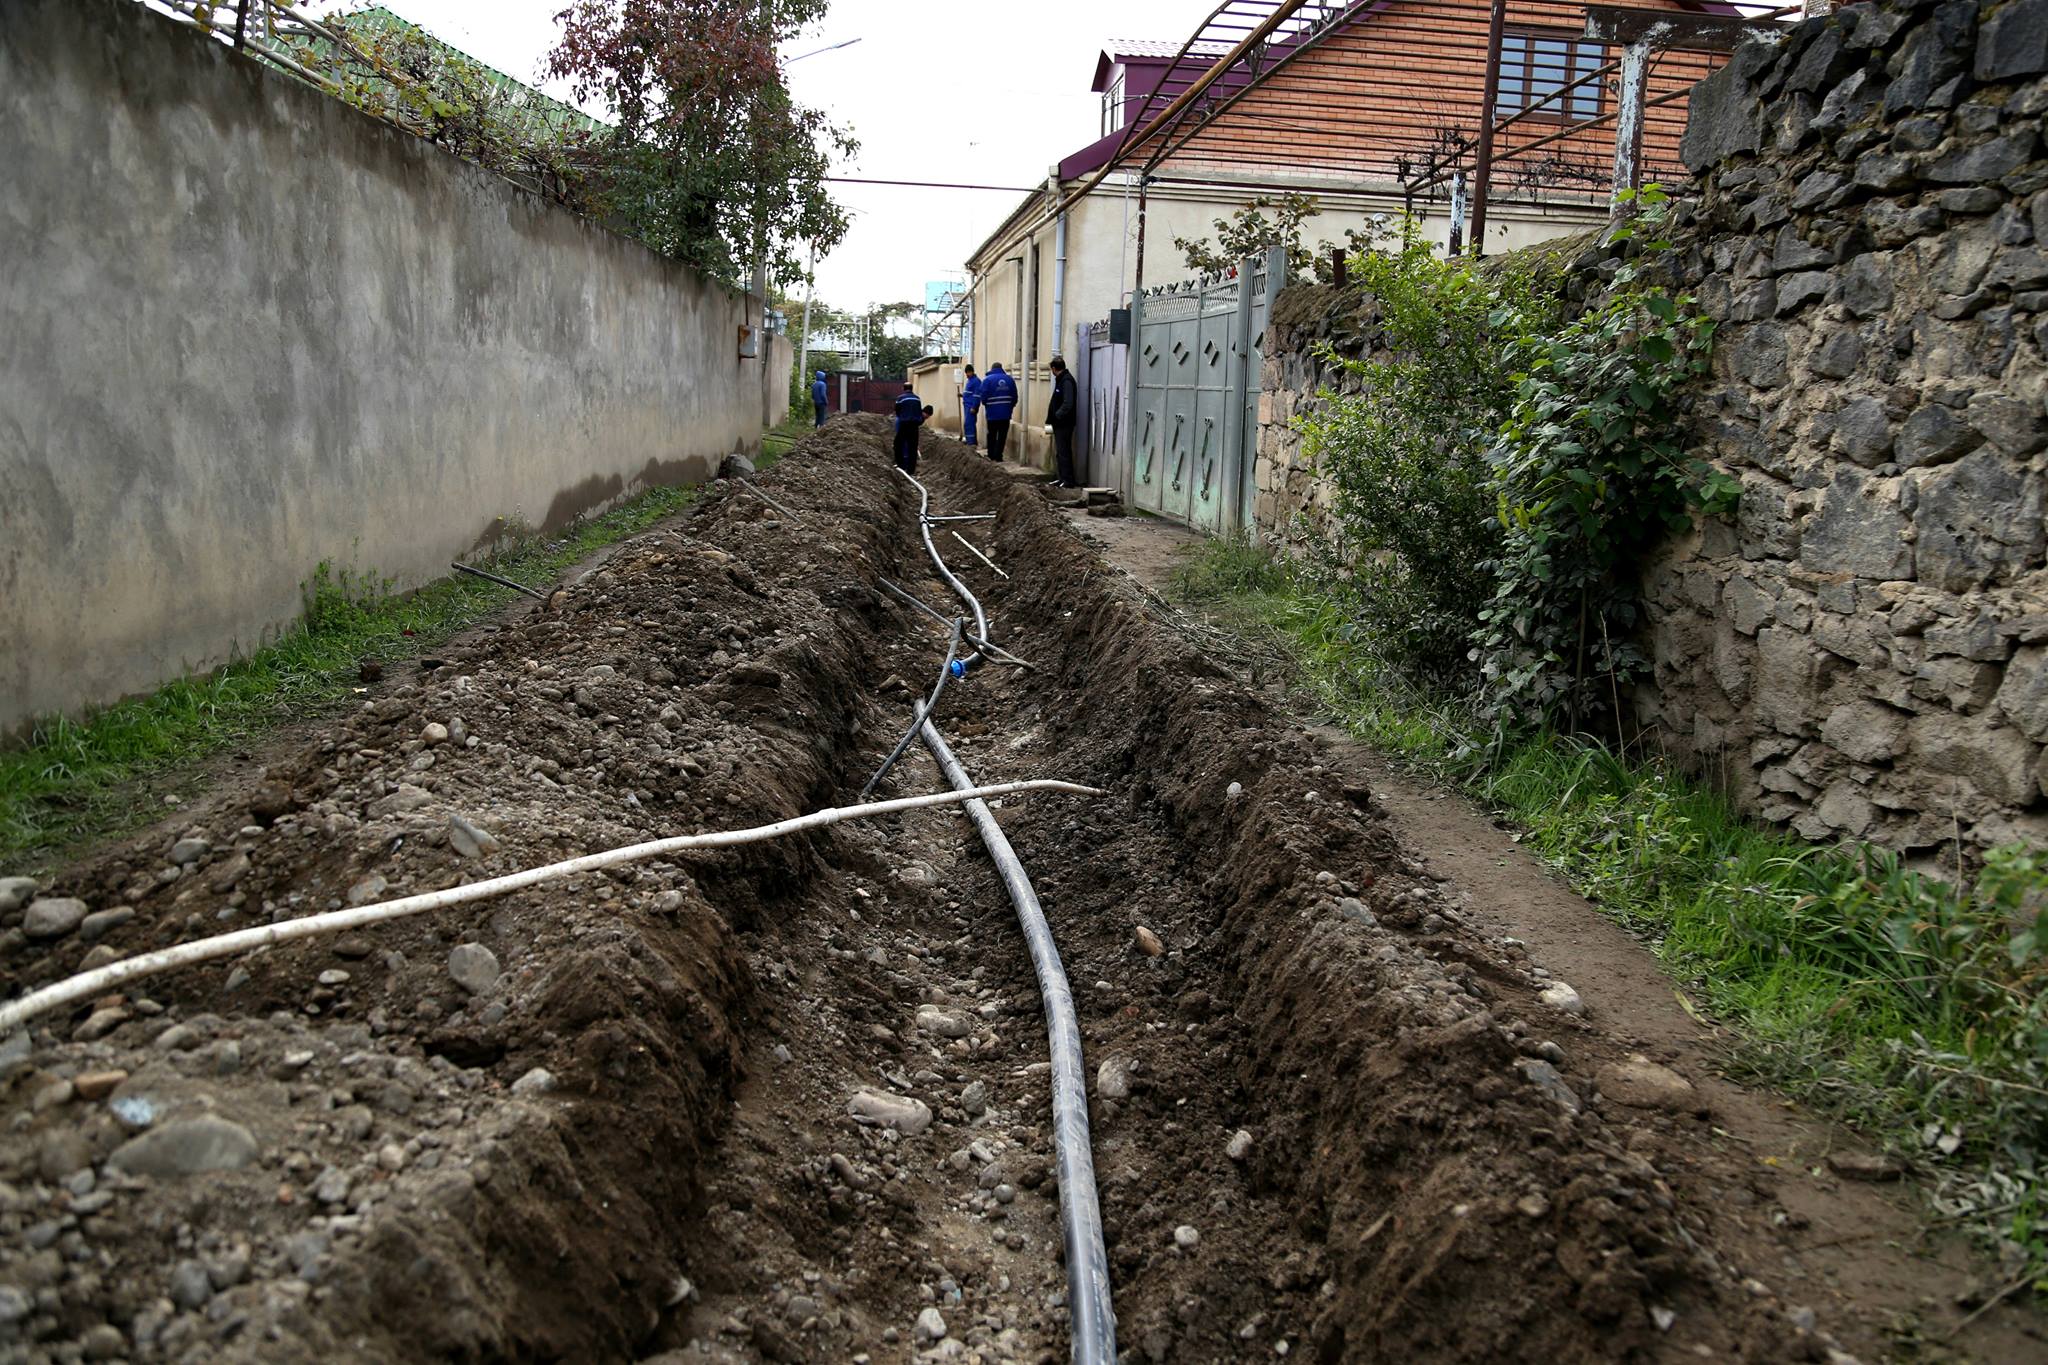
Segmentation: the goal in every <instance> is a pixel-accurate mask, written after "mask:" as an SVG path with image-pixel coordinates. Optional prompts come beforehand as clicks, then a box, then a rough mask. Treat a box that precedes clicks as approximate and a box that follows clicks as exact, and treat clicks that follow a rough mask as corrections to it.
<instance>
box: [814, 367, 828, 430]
mask: <svg viewBox="0 0 2048 1365" xmlns="http://www.w3.org/2000/svg"><path fill="white" fill-rule="evenodd" d="M811 407H812V408H814V409H815V410H816V411H817V414H818V422H817V424H818V425H819V426H821V427H822V426H824V425H825V372H824V371H823V370H820V371H818V377H817V378H816V379H815V380H813V381H812V382H811Z"/></svg>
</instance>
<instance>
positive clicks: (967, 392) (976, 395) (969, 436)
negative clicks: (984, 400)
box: [960, 365, 981, 445]
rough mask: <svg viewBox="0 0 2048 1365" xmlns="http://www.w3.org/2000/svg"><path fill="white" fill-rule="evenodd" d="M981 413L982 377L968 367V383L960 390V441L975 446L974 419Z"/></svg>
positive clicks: (971, 367)
mask: <svg viewBox="0 0 2048 1365" xmlns="http://www.w3.org/2000/svg"><path fill="white" fill-rule="evenodd" d="M980 412H981V376H980V375H978V374H976V373H975V372H974V367H973V366H972V365H969V366H968V367H967V383H966V384H964V385H963V386H961V389H960V439H961V441H963V442H964V443H966V444H967V445H973V444H974V419H975V417H976V416H977V415H978V414H979V413H980Z"/></svg>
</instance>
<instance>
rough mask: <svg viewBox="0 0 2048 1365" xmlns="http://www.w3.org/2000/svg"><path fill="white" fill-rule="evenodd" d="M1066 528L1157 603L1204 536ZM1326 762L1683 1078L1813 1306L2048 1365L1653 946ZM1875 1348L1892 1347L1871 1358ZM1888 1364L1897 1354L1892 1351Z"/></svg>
mask: <svg viewBox="0 0 2048 1365" xmlns="http://www.w3.org/2000/svg"><path fill="white" fill-rule="evenodd" d="M1066 517H1067V520H1069V522H1070V523H1071V524H1072V525H1073V526H1074V528H1075V530H1076V532H1077V533H1078V534H1079V535H1081V536H1082V538H1083V539H1084V540H1086V541H1088V542H1089V543H1090V544H1091V545H1092V546H1093V547H1094V548H1095V549H1097V550H1098V552H1099V553H1100V554H1101V555H1102V557H1103V558H1104V559H1106V560H1107V561H1109V562H1110V563H1111V564H1113V565H1115V566H1116V567H1117V568H1118V569H1119V570H1121V571H1122V572H1124V573H1126V574H1128V575H1129V576H1130V577H1131V579H1132V580H1133V581H1134V582H1135V583H1136V584H1137V585H1138V586H1139V587H1140V588H1142V589H1144V590H1145V591H1147V592H1150V593H1155V594H1161V595H1167V594H1170V593H1171V591H1172V578H1173V574H1174V572H1175V570H1176V569H1178V568H1179V567H1180V566H1181V565H1182V564H1183V563H1184V562H1185V559H1186V556H1187V554H1188V553H1189V552H1190V551H1191V550H1192V549H1194V548H1195V547H1197V546H1199V545H1200V544H1201V543H1202V538H1201V537H1200V536H1199V535H1197V534H1196V533H1194V532H1191V531H1189V530H1187V529H1186V528H1184V527H1181V526H1178V525H1175V524H1173V523H1170V522H1163V521H1158V520H1155V519H1151V518H1135V517H1134V518H1126V519H1122V520H1117V521H1111V522H1107V523H1104V522H1102V521H1100V520H1097V519H1092V518H1091V519H1085V520H1084V519H1082V518H1081V517H1079V516H1077V515H1075V514H1073V513H1068V514H1066ZM1299 723H1300V724H1301V725H1302V726H1303V728H1304V730H1305V731H1306V732H1307V733H1309V734H1310V735H1312V736H1313V737H1314V739H1315V741H1316V743H1317V744H1318V746H1319V749H1320V750H1321V752H1322V754H1323V755H1324V756H1325V759H1326V761H1327V762H1328V763H1329V764H1330V766H1331V767H1332V768H1333V769H1334V770H1335V771H1338V772H1342V773H1346V774H1350V775H1353V776H1354V777H1355V778H1356V779H1357V780H1360V781H1362V782H1364V783H1366V784H1367V785H1369V786H1370V788H1371V789H1372V792H1373V795H1374V798H1375V800H1376V802H1377V803H1378V804H1379V805H1380V806H1382V807H1383V808H1384V809H1385V811H1386V813H1387V815H1388V818H1389V820H1390V823H1391V824H1392V826H1393V827H1394V829H1395V830H1396V831H1398V834H1399V837H1400V840H1401V843H1402V844H1403V845H1404V846H1405V847H1407V848H1410V849H1413V850H1416V852H1417V856H1418V859H1419V861H1420V863H1421V865H1422V866H1424V867H1425V868H1426V869H1427V870H1428V872H1429V874H1430V875H1431V876H1432V877H1433V878H1435V879H1438V880H1439V881H1440V882H1441V884H1443V885H1444V886H1445V887H1446V888H1447V889H1448V890H1450V891H1452V892H1453V894H1455V895H1456V897H1457V899H1458V901H1459V903H1460V905H1461V906H1463V907H1464V908H1465V909H1466V910H1467V911H1468V913H1470V914H1471V915H1472V916H1473V917H1474V921H1475V923H1476V924H1477V925H1480V926H1483V927H1484V928H1486V929H1487V930H1490V931H1492V932H1494V933H1497V934H1501V935H1504V936H1512V937H1514V938H1515V939H1517V940H1519V941H1520V942H1521V943H1523V944H1524V945H1526V948H1527V951H1528V954H1529V959H1530V961H1531V962H1532V963H1538V964H1543V965H1545V966H1547V967H1549V968H1550V969H1552V970H1554V971H1555V972H1556V973H1557V974H1558V976H1559V977H1560V978H1562V979H1566V980H1568V981H1569V983H1570V984H1571V985H1572V986H1573V987H1574V988H1575V989H1576V990H1577V991H1578V992H1579V994H1580V995H1581V997H1582V998H1583V999H1584V1000H1585V1002H1586V1003H1587V1006H1588V1010H1587V1016H1586V1017H1587V1019H1588V1021H1589V1022H1590V1023H1592V1024H1593V1025H1595V1026H1597V1028H1598V1029H1599V1031H1600V1032H1601V1033H1603V1034H1604V1035H1606V1038H1607V1039H1608V1040H1611V1041H1612V1042H1614V1043H1617V1044H1619V1045H1621V1046H1624V1047H1627V1048H1629V1049H1632V1050H1633V1051H1634V1052H1636V1053H1640V1054H1643V1055H1647V1056H1648V1057H1650V1058H1652V1059H1653V1060H1655V1061H1657V1062H1658V1063H1660V1064H1663V1065H1666V1066H1669V1067H1671V1068H1674V1069H1675V1070H1677V1071H1679V1072H1680V1073H1682V1074H1683V1075H1685V1076H1686V1077H1688V1078H1690V1079H1691V1081H1692V1082H1693V1084H1694V1085H1695V1086H1696V1088H1697V1090H1698V1093H1699V1098H1700V1101H1701V1103H1702V1105H1703V1107H1704V1109H1705V1110H1706V1112H1707V1114H1708V1115H1709V1116H1710V1122H1707V1123H1705V1124H1704V1125H1703V1128H1702V1130H1701V1131H1699V1132H1697V1133H1696V1134H1695V1136H1697V1137H1699V1138H1700V1139H1701V1140H1702V1146H1703V1148H1704V1149H1705V1150H1704V1151H1703V1152H1702V1154H1701V1155H1702V1157H1703V1158H1704V1159H1703V1160H1702V1161H1701V1169H1702V1174H1703V1175H1706V1177H1707V1180H1706V1182H1705V1183H1706V1184H1708V1185H1709V1186H1710V1187H1711V1188H1713V1189H1714V1191H1715V1193H1714V1195H1713V1197H1714V1198H1716V1199H1717V1200H1719V1201H1720V1202H1721V1203H1722V1206H1723V1207H1724V1209H1726V1210H1727V1212H1728V1213H1729V1215H1730V1216H1731V1217H1732V1218H1734V1219H1735V1220H1736V1221H1738V1222H1740V1223H1745V1224H1749V1225H1752V1226H1753V1228H1754V1230H1755V1231H1756V1232H1758V1233H1769V1232H1775V1231H1782V1232H1789V1233H1791V1234H1792V1235H1791V1236H1789V1237H1782V1238H1778V1239H1777V1240H1779V1241H1781V1243H1782V1244H1783V1246H1784V1253H1785V1254H1784V1262H1783V1264H1784V1274H1785V1275H1786V1277H1787V1279H1788V1281H1789V1283H1790V1285H1791V1286H1794V1287H1797V1288H1799V1289H1800V1290H1801V1292H1803V1293H1804V1294H1805V1295H1806V1296H1807V1297H1808V1299H1809V1301H1811V1302H1812V1303H1814V1304H1816V1305H1819V1304H1829V1305H1831V1306H1832V1307H1833V1308H1834V1309H1835V1310H1836V1311H1837V1312H1839V1313H1842V1314H1845V1315H1846V1316H1848V1317H1849V1318H1851V1319H1856V1318H1861V1319H1862V1320H1863V1321H1864V1322H1865V1324H1866V1326H1867V1327H1868V1328H1869V1329H1871V1330H1872V1331H1873V1333H1874V1334H1876V1335H1878V1336H1879V1337H1880V1339H1881V1340H1883V1341H1884V1342H1885V1344H1886V1345H1887V1346H1889V1347H1891V1348H1892V1349H1894V1350H1897V1349H1907V1348H1911V1350H1912V1351H1913V1352H1915V1353H1917V1358H1936V1359H1938V1358H1941V1355H1942V1352H1943V1350H1944V1348H1950V1349H1954V1350H1956V1351H1958V1352H1960V1353H1962V1354H1964V1355H1965V1356H1968V1357H1974V1358H1976V1359H1980V1360H1985V1361H2005V1360H2026V1359H2048V1344H2044V1342H2048V1332H2044V1324H2043V1322H2042V1320H2041V1318H2040V1316H2039V1315H2038V1314H2035V1313H2032V1312H2028V1311H2023V1310H2020V1309H2012V1310H2010V1311H2000V1310H1997V1309H1994V1310H1993V1311H1991V1312H1990V1313H1987V1314H1985V1315H1983V1316H1981V1317H1976V1318H1975V1319H1974V1320H1972V1321H1969V1324H1968V1326H1967V1327H1964V1328H1963V1330H1962V1331H1961V1332H1960V1333H1959V1334H1958V1333H1957V1331H1956V1329H1957V1327H1958V1325H1959V1324H1962V1323H1963V1322H1964V1321H1965V1320H1966V1319H1970V1318H1971V1317H1972V1310H1973V1309H1974V1308H1975V1307H1977V1306H1978V1305H1979V1304H1980V1303H1981V1302H1982V1301H1983V1299H1984V1298H1985V1297H1986V1296H1987V1295H1988V1294H1990V1293H1993V1292H1995V1291H1996V1289H1998V1288H2000V1287H2002V1286H2003V1283H2004V1280H2005V1277H2004V1276H2002V1275H2000V1274H1999V1273H1998V1270H1997V1267H1995V1266H1993V1265H1992V1264H1990V1263H1989V1262H1988V1260H1987V1259H1986V1258H1984V1257H1982V1256H1981V1255H1978V1254H1976V1253H1975V1252H1974V1251H1973V1250H1972V1249H1971V1248H1970V1247H1969V1246H1968V1245H1967V1244H1965V1243H1964V1242H1963V1240H1962V1239H1961V1238H1959V1237H1953V1236H1943V1235H1940V1234H1939V1233H1936V1232H1933V1231H1930V1227H1929V1224H1928V1221H1927V1216H1926V1206H1925V1202H1924V1197H1923V1195H1922V1194H1921V1192H1920V1191H1919V1190H1917V1189H1916V1188H1914V1187H1913V1186H1911V1185H1908V1184H1883V1185H1879V1184H1869V1183H1861V1182H1851V1181H1844V1180H1843V1179H1841V1178H1840V1177H1839V1176H1838V1175H1837V1174H1836V1173H1835V1172H1834V1171H1833V1170H1832V1169H1831V1168H1830V1167H1829V1166H1828V1164H1827V1158H1828V1156H1829V1154H1830V1153H1835V1152H1846V1153H1856V1154H1866V1153H1868V1150H1869V1149H1868V1146H1867V1144H1865V1143H1862V1142H1860V1141H1859V1140H1858V1139H1857V1138H1856V1137H1855V1135H1853V1134H1850V1133H1847V1132H1845V1131H1844V1130H1843V1129H1841V1128H1840V1127H1839V1126H1837V1125H1833V1124H1830V1123H1827V1122H1824V1121H1821V1120H1817V1119H1814V1118H1812V1117H1811V1116H1809V1115H1805V1114H1802V1113H1801V1112H1800V1111H1799V1110H1798V1109H1797V1108H1796V1107H1795V1106H1793V1105H1791V1104H1789V1103H1787V1102H1786V1101H1785V1100H1784V1099H1782V1098H1781V1097H1779V1096H1777V1095H1774V1094H1772V1093H1769V1092H1767V1091H1757V1090H1753V1089H1750V1088H1748V1087H1745V1086H1742V1085H1738V1084H1735V1083H1733V1082H1731V1081H1729V1080H1727V1079H1726V1078H1725V1077H1724V1076H1723V1075H1721V1074H1720V1069H1721V1068H1722V1067H1723V1066H1724V1065H1725V1062H1726V1058H1727V1054H1728V1048H1729V1039H1728V1038H1727V1037H1726V1036H1725V1035H1724V1034H1723V1033H1722V1032H1721V1031H1720V1030H1718V1029H1717V1028H1715V1027H1713V1026H1712V1025H1710V1024H1709V1023H1707V1022H1706V1021H1704V1020H1703V1018H1702V1017H1701V1016H1699V1015H1698V1014H1696V1013H1695V1012H1694V1011H1693V1010H1691V1009H1689V1008H1687V1006H1686V1004H1685V1003H1684V1002H1683V1000H1682V999H1681V994H1680V992H1679V991H1678V990H1677V989H1676V988H1675V987H1674V985H1673V983H1672V981H1671V979H1670V978H1669V977H1668V976H1666V975H1665V974H1664V973H1663V972H1662V970H1660V968H1659V967H1658V965H1657V963H1656V960H1655V959H1654V958H1653V957H1652V956H1651V954H1650V953H1649V951H1648V950H1647V949H1646V948H1645V947H1644V945H1643V944H1641V943H1640V942H1638V941H1637V940H1636V939H1634V938H1633V937H1631V936H1630V935H1629V934H1628V933H1627V932H1626V931H1624V930H1623V929H1621V928H1620V927H1619V926H1617V925H1616V924H1614V923H1613V921H1611V920H1609V919H1606V918H1605V917H1603V916H1602V915H1601V914H1600V913H1599V911H1598V910H1597V909H1596V908H1595V907H1594V906H1593V905H1592V904H1590V903H1589V902H1588V901H1586V900H1585V898H1584V897H1582V896H1580V895H1579V894H1578V893H1577V892H1575V891H1573V890H1572V889H1571V888H1570V887H1569V886H1568V885H1566V884H1565V883H1564V881H1563V879H1562V878H1560V877H1559V876H1558V875H1557V874H1556V873H1555V872H1553V871H1552V870H1551V869H1550V868H1549V867H1547V866H1546V865H1545V864H1544V863H1543V862H1542V861H1541V860H1540V859H1538V858H1536V857H1535V856H1534V855H1532V854H1531V853H1530V852H1529V851H1528V850H1526V849H1524V848H1523V847H1522V846H1521V845H1520V844H1519V843H1518V842H1517V841H1516V840H1515V839H1513V838H1512V837H1510V835H1509V834H1508V832H1507V831H1506V830H1505V829H1503V828H1502V827H1501V826H1500V825H1499V824H1498V823H1497V822H1496V821H1494V820H1493V819H1492V818H1491V817H1490V816H1489V815H1487V814H1486V812H1484V811H1483V810H1481V809H1479V808H1478V807H1476V806H1474V805H1473V804H1472V802H1471V801H1470V800H1469V799H1467V798H1466V797H1464V796H1463V795H1462V794H1460V793H1458V792H1455V791H1452V790H1450V789H1448V788H1445V787H1442V786H1440V785H1438V784H1436V783H1433V782H1430V781H1428V780H1426V779H1423V778H1418V777H1416V776H1415V775H1413V774H1411V773H1409V772H1407V771H1404V770H1403V769H1402V768H1400V767H1399V766H1398V765H1396V764H1394V763H1392V762H1390V761H1388V760H1387V759H1386V758H1385V757H1383V756H1382V755H1379V754H1377V753H1375V752H1373V751H1372V750H1371V749H1369V748H1367V747H1366V746H1364V745H1361V744H1359V743H1357V742H1355V741H1354V740H1352V739H1351V738H1350V736H1349V735H1347V734H1346V733H1345V732H1343V731H1342V730H1340V729H1337V728H1335V727H1332V726H1329V725H1326V724H1321V723H1318V722H1317V721H1316V720H1314V719H1313V717H1310V716H1303V717H1302V718H1301V719H1300V721H1299ZM1871 1349H1873V1350H1883V1349H1884V1348H1883V1347H1879V1346H1873V1347H1872V1348H1871ZM1885 1353H1886V1354H1890V1351H1885Z"/></svg>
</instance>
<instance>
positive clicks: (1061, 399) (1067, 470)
mask: <svg viewBox="0 0 2048 1365" xmlns="http://www.w3.org/2000/svg"><path fill="white" fill-rule="evenodd" d="M1080 416H1081V394H1080V390H1079V389H1077V388H1076V387H1075V386H1074V376H1072V375H1071V374H1068V373H1067V362H1066V361H1064V360H1062V359H1060V358H1059V357H1058V356H1054V357H1053V358H1052V406H1051V407H1049V408H1047V409H1046V412H1045V424H1046V426H1048V427H1049V428H1051V430H1052V449H1053V458H1054V462H1055V464H1056V466H1057V472H1058V475H1059V477H1058V478H1056V479H1054V480H1053V485H1054V486H1055V487H1058V488H1079V487H1080V486H1081V476H1080V475H1079V474H1077V473H1075V472H1074V423H1075V422H1076V421H1077V420H1078V419H1079V418H1080Z"/></svg>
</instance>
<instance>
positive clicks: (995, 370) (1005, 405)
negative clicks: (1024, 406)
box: [981, 364, 1017, 462]
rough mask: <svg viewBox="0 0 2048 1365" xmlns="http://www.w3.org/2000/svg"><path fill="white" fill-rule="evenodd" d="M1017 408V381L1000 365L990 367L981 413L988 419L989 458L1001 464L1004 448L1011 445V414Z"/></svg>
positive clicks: (983, 390)
mask: <svg viewBox="0 0 2048 1365" xmlns="http://www.w3.org/2000/svg"><path fill="white" fill-rule="evenodd" d="M1016 407H1017V381H1016V380H1014V379H1012V378H1010V376H1009V375H1007V374H1005V373H1003V367H1002V366H1001V365H1000V364H992V365H990V366H989V367H988V378H986V379H984V380H982V381H981V411H982V415H983V416H985V417H987V418H988V457H989V458H990V459H991V460H995V461H997V462H1000V461H1001V460H1002V458H1003V447H1004V446H1006V445H1008V444H1009V443H1010V414H1011V412H1013V411H1014V410H1015V409H1016Z"/></svg>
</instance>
